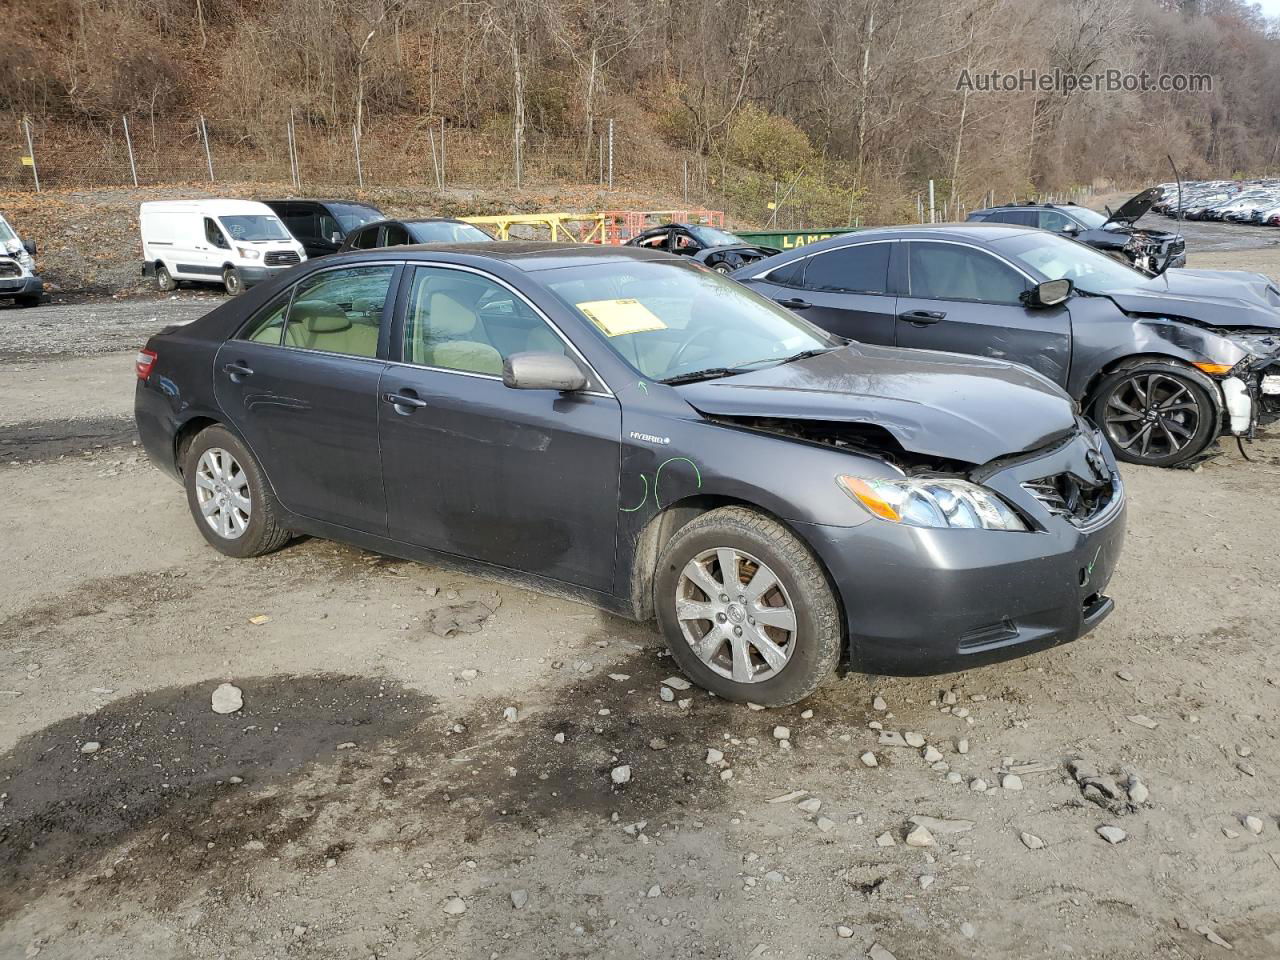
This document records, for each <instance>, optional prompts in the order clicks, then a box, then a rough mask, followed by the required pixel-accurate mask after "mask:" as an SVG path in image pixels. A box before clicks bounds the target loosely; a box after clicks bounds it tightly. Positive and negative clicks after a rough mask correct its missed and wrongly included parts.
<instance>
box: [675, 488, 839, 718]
mask: <svg viewBox="0 0 1280 960" xmlns="http://www.w3.org/2000/svg"><path fill="white" fill-rule="evenodd" d="M653 588H654V606H655V609H656V610H657V614H658V624H659V626H661V628H662V632H663V634H664V635H665V636H666V638H667V644H668V645H669V646H670V648H671V653H672V655H673V656H674V657H675V659H676V662H677V663H678V664H679V665H680V668H681V669H682V670H683V671H684V672H685V674H686V675H687V676H688V677H689V678H690V679H692V680H694V681H695V682H697V683H698V684H699V685H700V686H702V687H705V688H706V689H707V690H710V691H711V692H712V693H714V694H716V695H717V696H720V697H724V698H725V699H726V700H733V701H737V702H740V703H741V702H744V701H750V702H751V703H758V704H761V705H762V706H770V707H780V706H786V705H787V704H791V703H795V702H796V701H798V700H803V699H804V698H805V697H807V696H808V695H809V694H811V693H813V691H814V690H816V689H817V687H818V685H819V684H820V683H822V681H823V680H824V679H825V678H826V677H828V676H830V675H831V673H832V671H834V670H835V668H836V664H837V663H838V662H839V659H840V644H841V639H842V633H841V629H840V610H839V606H838V605H837V603H836V599H835V594H834V591H833V590H832V588H831V585H830V584H829V583H828V581H827V576H826V574H825V573H824V571H823V570H822V567H821V566H820V565H819V564H818V561H817V560H816V559H815V558H814V556H813V554H812V553H810V552H809V549H808V548H807V547H806V546H805V545H804V544H803V543H801V542H800V540H799V539H797V538H796V537H795V535H793V534H792V533H791V532H790V531H789V530H787V529H786V528H785V527H784V526H782V524H780V523H778V522H777V521H776V520H773V519H771V518H769V517H766V516H764V515H763V514H760V513H757V512H756V511H754V510H750V509H747V508H746V507H721V508H720V509H718V510H712V511H710V512H708V513H705V514H703V515H702V516H700V517H698V518H697V519H695V520H692V521H690V522H689V523H688V524H686V525H685V526H683V527H681V528H680V529H679V530H678V531H677V532H676V534H675V536H673V537H672V538H671V540H670V541H669V542H668V543H667V545H666V546H665V547H664V548H663V550H662V554H661V556H660V557H659V559H658V570H657V575H656V576H655V577H654V587H653Z"/></svg>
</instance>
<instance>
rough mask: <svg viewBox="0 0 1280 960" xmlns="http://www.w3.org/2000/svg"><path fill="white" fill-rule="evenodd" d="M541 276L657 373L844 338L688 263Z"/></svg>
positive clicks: (742, 361) (755, 363)
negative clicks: (837, 336)
mask: <svg viewBox="0 0 1280 960" xmlns="http://www.w3.org/2000/svg"><path fill="white" fill-rule="evenodd" d="M537 277H538V279H539V280H540V281H541V282H542V283H543V284H544V285H545V286H546V287H547V288H548V289H549V290H550V291H551V292H552V293H554V294H555V295H556V296H557V297H558V298H559V299H561V300H562V301H563V302H564V303H565V304H566V305H567V306H568V307H570V308H571V309H572V310H574V311H575V312H576V313H578V315H579V316H581V317H582V318H583V319H585V320H586V321H587V322H588V323H589V324H591V325H592V326H593V327H594V328H595V329H596V330H598V331H599V332H600V334H601V336H602V339H603V340H604V341H605V342H606V343H607V344H608V345H609V347H610V349H612V350H613V351H614V352H615V353H616V354H617V355H618V356H620V357H621V358H622V359H623V360H625V361H626V362H627V363H629V364H630V365H631V366H632V367H633V368H634V369H635V370H636V371H637V372H638V373H639V374H640V375H641V376H644V377H647V378H649V379H653V380H666V379H673V378H677V377H682V376H684V375H689V374H693V373H695V372H698V371H704V370H711V369H720V368H725V369H729V370H734V371H735V372H736V371H737V370H738V369H739V368H741V369H743V370H746V369H752V368H756V367H760V366H766V365H769V364H772V363H778V362H781V361H783V360H787V359H790V358H791V357H793V356H796V355H797V354H801V353H806V352H808V351H811V350H813V351H820V350H826V349H829V348H832V347H835V346H837V345H839V344H841V343H843V341H842V340H839V339H838V338H836V337H832V336H831V335H830V334H827V333H824V332H823V331H822V330H819V329H818V328H817V327H815V326H813V325H812V324H810V323H808V322H807V321H805V320H802V319H800V318H799V317H797V316H796V315H795V314H792V313H790V312H788V311H786V310H784V309H782V308H781V307H779V306H778V305H777V304H775V303H773V301H771V300H767V299H765V298H764V297H762V296H760V295H759V294H757V293H755V292H754V291H752V290H750V289H748V288H747V287H744V286H742V285H741V284H740V283H738V282H736V281H734V280H730V279H729V278H728V277H725V276H723V275H721V274H719V273H716V272H715V271H714V270H707V269H704V268H702V267H698V266H694V265H692V264H688V263H673V262H669V261H643V260H633V261H629V262H624V263H605V262H601V263H593V264H590V265H588V266H581V267H560V268H556V269H552V270H545V271H540V272H539V273H538V274H537Z"/></svg>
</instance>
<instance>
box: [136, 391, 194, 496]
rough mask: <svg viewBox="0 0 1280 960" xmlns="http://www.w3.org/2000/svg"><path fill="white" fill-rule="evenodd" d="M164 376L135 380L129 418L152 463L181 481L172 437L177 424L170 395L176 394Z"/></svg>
mask: <svg viewBox="0 0 1280 960" xmlns="http://www.w3.org/2000/svg"><path fill="white" fill-rule="evenodd" d="M167 383H168V381H167V379H166V378H165V377H161V376H159V375H157V374H155V373H153V374H152V375H151V376H150V377H148V378H147V379H146V380H139V381H138V385H137V387H135V388H134V393H133V419H134V422H135V423H136V425H137V428H138V440H139V442H140V443H141V444H142V448H143V449H144V450H146V451H147V457H148V458H149V459H150V460H151V462H152V463H153V464H155V465H156V466H157V467H159V468H160V469H161V470H163V471H164V472H165V473H167V474H168V475H169V476H171V477H173V479H175V480H177V481H179V482H181V480H182V473H181V472H180V471H179V469H178V464H177V462H176V461H175V459H174V457H175V454H176V449H175V447H176V445H175V442H174V441H175V438H176V437H177V435H178V429H179V426H180V424H179V423H178V421H177V417H176V416H175V414H174V402H173V399H172V398H173V397H174V396H176V393H174V392H173V391H171V390H170V388H169V387H168V386H167Z"/></svg>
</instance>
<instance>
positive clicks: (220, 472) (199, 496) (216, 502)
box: [195, 447, 253, 540]
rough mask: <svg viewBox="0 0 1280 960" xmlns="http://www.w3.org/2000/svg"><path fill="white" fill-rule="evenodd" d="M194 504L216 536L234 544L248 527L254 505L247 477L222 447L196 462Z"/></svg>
mask: <svg viewBox="0 0 1280 960" xmlns="http://www.w3.org/2000/svg"><path fill="white" fill-rule="evenodd" d="M195 483H196V503H197V504H199V506H200V513H201V515H202V516H203V517H204V519H205V523H207V524H209V526H210V527H211V528H212V529H213V532H214V533H216V534H217V535H218V536H220V537H223V538H225V539H227V540H235V539H237V538H238V537H240V536H241V535H243V534H244V532H245V530H247V529H248V527H249V517H250V514H251V512H252V508H253V504H252V502H251V500H250V494H249V475H248V474H247V473H245V471H244V468H243V467H241V466H240V464H239V462H238V461H237V460H236V458H235V457H233V456H232V455H231V454H230V453H228V452H227V451H226V450H223V449H222V448H221V447H210V448H209V449H208V450H206V451H205V452H204V453H202V454H200V459H199V460H198V461H197V462H196V476H195Z"/></svg>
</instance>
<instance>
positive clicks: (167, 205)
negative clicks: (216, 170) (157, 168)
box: [139, 197, 275, 217]
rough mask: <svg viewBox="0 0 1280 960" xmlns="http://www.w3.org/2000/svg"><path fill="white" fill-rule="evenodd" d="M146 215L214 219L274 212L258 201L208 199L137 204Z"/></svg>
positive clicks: (156, 201)
mask: <svg viewBox="0 0 1280 960" xmlns="http://www.w3.org/2000/svg"><path fill="white" fill-rule="evenodd" d="M139 207H140V208H141V210H142V211H144V212H147V213H203V214H208V215H209V216H214V217H232V216H236V215H238V214H241V215H248V216H261V215H263V214H267V215H269V216H272V217H274V216H275V211H274V210H272V209H271V208H270V207H268V206H267V205H266V204H265V203H263V202H262V201H260V200H236V199H231V198H220V197H208V198H201V199H198V200H147V201H145V202H144V203H142V204H139Z"/></svg>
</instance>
